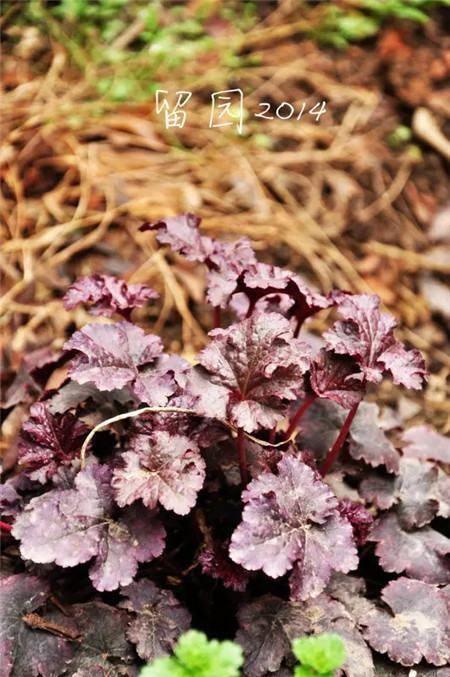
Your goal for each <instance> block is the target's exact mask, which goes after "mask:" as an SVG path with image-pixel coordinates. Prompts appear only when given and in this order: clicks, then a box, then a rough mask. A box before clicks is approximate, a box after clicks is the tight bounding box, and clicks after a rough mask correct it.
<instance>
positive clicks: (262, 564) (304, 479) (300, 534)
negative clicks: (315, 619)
mask: <svg viewBox="0 0 450 677" xmlns="http://www.w3.org/2000/svg"><path fill="white" fill-rule="evenodd" d="M242 500H243V501H244V505H245V507H244V511H243V514H242V522H241V524H240V525H239V526H238V527H237V529H236V530H235V531H234V533H233V535H232V537H231V544H230V556H231V559H232V560H233V561H235V562H236V563H238V564H241V565H242V566H243V567H245V568H246V569H249V570H250V571H254V570H257V569H261V570H262V571H264V573H266V574H267V575H268V576H272V577H273V578H277V577H279V576H282V575H283V574H285V573H286V572H287V571H289V570H290V569H293V574H292V576H291V591H292V594H293V597H294V598H295V599H307V598H308V597H314V596H316V595H318V594H319V593H320V592H321V591H322V590H323V589H324V587H325V586H326V584H327V582H328V580H329V578H330V576H331V573H332V571H333V570H335V571H344V572H346V571H349V570H350V569H352V568H354V567H356V565H357V563H358V559H357V555H356V548H355V545H354V542H353V533H352V528H351V525H350V523H349V522H348V521H347V520H346V519H344V518H342V517H341V516H340V514H339V512H338V502H337V500H336V498H335V496H334V495H333V493H332V492H331V491H330V489H329V488H328V487H327V485H326V484H324V483H323V482H322V481H321V480H320V479H318V478H317V476H316V475H315V473H314V472H313V471H312V470H311V468H309V467H308V466H307V465H305V464H304V463H302V462H301V461H300V460H298V459H296V458H295V457H290V456H284V457H283V459H282V460H281V461H280V463H279V464H278V475H274V474H272V473H263V474H261V475H260V476H259V478H258V479H255V480H252V481H251V482H250V484H249V485H248V487H247V489H246V490H245V491H244V492H243V494H242Z"/></svg>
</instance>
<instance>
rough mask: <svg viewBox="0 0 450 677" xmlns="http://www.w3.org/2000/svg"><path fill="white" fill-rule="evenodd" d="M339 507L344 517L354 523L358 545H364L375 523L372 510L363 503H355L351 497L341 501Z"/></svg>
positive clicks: (354, 533)
mask: <svg viewBox="0 0 450 677" xmlns="http://www.w3.org/2000/svg"><path fill="white" fill-rule="evenodd" d="M338 508H339V512H340V514H341V515H342V517H345V518H346V519H348V521H349V522H350V524H351V525H352V528H353V537H354V539H355V542H356V545H358V546H361V545H364V543H365V542H366V541H367V536H368V534H369V531H370V527H371V526H372V523H373V517H372V515H371V514H370V512H369V511H368V510H367V509H366V508H365V507H364V506H363V505H362V504H361V503H355V501H351V500H350V499H343V500H341V501H339V506H338Z"/></svg>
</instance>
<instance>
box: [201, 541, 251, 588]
mask: <svg viewBox="0 0 450 677" xmlns="http://www.w3.org/2000/svg"><path fill="white" fill-rule="evenodd" d="M198 561H199V563H200V566H201V568H202V572H203V573H204V574H206V575H207V576H211V577H212V578H216V579H218V580H220V581H222V583H223V584H224V586H225V587H226V588H230V589H231V590H235V591H236V592H244V590H245V588H246V587H247V583H248V578H249V576H248V573H247V572H246V571H245V569H243V568H242V567H241V566H239V564H236V563H235V562H233V561H232V560H231V559H230V558H229V556H228V543H220V542H214V543H211V545H209V546H207V547H206V548H205V549H204V550H203V551H202V552H201V553H200V556H199V558H198Z"/></svg>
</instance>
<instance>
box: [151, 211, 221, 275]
mask: <svg viewBox="0 0 450 677" xmlns="http://www.w3.org/2000/svg"><path fill="white" fill-rule="evenodd" d="M200 223H201V218H200V217H199V216H195V215H194V214H190V213H189V212H188V213H186V214H180V215H178V216H166V217H165V218H164V219H160V220H159V221H154V222H153V223H144V224H142V226H141V227H140V228H139V230H140V231H143V232H145V231H147V230H156V231H157V236H156V237H157V239H158V241H159V242H160V243H161V244H168V245H169V246H170V247H171V248H172V249H173V251H175V252H178V253H179V254H182V255H183V256H185V257H186V258H187V259H188V260H189V261H200V262H202V263H203V262H204V261H205V260H206V259H207V258H208V256H210V254H212V252H213V251H214V241H213V240H212V239H211V238H209V237H206V236H202V235H201V234H200V231H199V229H198V227H199V225H200Z"/></svg>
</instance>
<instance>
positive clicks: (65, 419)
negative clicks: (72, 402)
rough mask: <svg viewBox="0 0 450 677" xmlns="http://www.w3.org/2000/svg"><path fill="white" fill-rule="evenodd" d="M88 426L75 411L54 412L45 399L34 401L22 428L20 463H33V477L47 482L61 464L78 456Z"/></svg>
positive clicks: (29, 464) (19, 446) (19, 449)
mask: <svg viewBox="0 0 450 677" xmlns="http://www.w3.org/2000/svg"><path fill="white" fill-rule="evenodd" d="M88 432H89V428H88V427H87V426H86V425H85V424H84V423H83V422H82V421H80V420H79V419H77V418H76V417H75V416H72V414H62V415H61V414H52V413H50V411H49V410H48V406H47V404H46V403H44V402H37V403H36V404H33V406H32V407H31V409H30V418H29V419H28V421H26V422H25V423H24V424H23V426H22V430H21V435H20V438H19V443H18V452H19V463H21V464H22V465H27V466H29V467H30V473H29V475H30V478H31V479H33V480H36V481H38V482H42V483H44V482H46V481H47V480H48V479H50V477H52V476H53V475H54V474H55V472H56V471H57V469H58V467H59V465H61V464H67V463H70V462H71V461H72V460H73V459H74V458H75V457H76V456H78V454H79V451H80V449H81V446H82V444H83V442H84V439H85V438H86V436H87V434H88Z"/></svg>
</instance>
